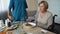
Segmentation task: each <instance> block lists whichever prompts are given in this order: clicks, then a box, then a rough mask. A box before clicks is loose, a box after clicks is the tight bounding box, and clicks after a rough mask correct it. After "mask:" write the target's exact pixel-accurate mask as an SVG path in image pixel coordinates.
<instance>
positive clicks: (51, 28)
mask: <svg viewBox="0 0 60 34" xmlns="http://www.w3.org/2000/svg"><path fill="white" fill-rule="evenodd" d="M56 16H57V15H56V14H55V15H54V16H53V23H52V25H50V26H49V27H48V29H47V30H49V31H52V32H54V27H55V17H56Z"/></svg>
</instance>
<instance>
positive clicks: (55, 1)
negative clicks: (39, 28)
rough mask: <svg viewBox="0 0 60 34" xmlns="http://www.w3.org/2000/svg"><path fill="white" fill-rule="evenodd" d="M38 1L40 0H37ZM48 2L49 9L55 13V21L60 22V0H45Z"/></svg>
mask: <svg viewBox="0 0 60 34" xmlns="http://www.w3.org/2000/svg"><path fill="white" fill-rule="evenodd" d="M38 1H40V0H38ZM46 1H47V2H48V4H49V9H48V10H49V11H50V12H52V13H53V15H54V14H57V15H58V16H57V17H56V19H55V21H56V23H60V0H46Z"/></svg>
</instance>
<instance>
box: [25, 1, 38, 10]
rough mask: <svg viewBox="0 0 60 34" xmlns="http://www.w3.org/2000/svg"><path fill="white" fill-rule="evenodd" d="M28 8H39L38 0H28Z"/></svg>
mask: <svg viewBox="0 0 60 34" xmlns="http://www.w3.org/2000/svg"><path fill="white" fill-rule="evenodd" d="M26 1H27V5H28V9H27V10H29V11H30V10H37V7H38V0H26Z"/></svg>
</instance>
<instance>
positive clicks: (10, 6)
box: [7, 0, 14, 20]
mask: <svg viewBox="0 0 60 34" xmlns="http://www.w3.org/2000/svg"><path fill="white" fill-rule="evenodd" d="M13 5H14V1H13V0H10V4H9V9H8V12H7V13H8V18H9V19H10V20H13V17H12V14H11V9H12V8H13Z"/></svg>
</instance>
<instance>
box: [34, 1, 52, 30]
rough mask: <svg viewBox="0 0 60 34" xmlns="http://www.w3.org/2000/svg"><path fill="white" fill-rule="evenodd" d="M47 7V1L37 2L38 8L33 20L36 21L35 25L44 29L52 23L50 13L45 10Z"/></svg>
mask: <svg viewBox="0 0 60 34" xmlns="http://www.w3.org/2000/svg"><path fill="white" fill-rule="evenodd" d="M47 9H48V3H47V2H46V1H41V2H40V3H39V10H38V11H37V13H36V15H35V21H37V26H39V27H42V28H44V29H48V27H49V26H50V25H51V24H52V13H51V12H49V11H47Z"/></svg>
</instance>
